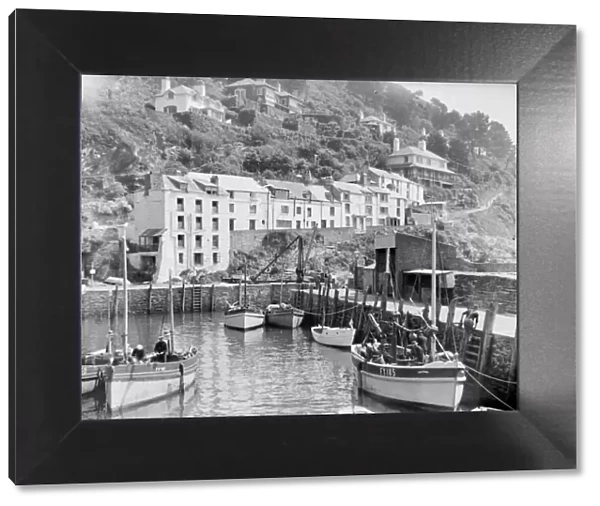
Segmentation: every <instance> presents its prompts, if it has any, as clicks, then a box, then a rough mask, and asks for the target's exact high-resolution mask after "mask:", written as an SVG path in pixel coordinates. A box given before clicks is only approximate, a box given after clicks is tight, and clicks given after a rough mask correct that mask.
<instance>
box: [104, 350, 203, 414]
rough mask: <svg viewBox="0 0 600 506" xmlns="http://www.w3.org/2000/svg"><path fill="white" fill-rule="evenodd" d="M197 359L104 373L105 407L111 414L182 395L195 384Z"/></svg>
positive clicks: (130, 366)
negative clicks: (178, 394)
mask: <svg viewBox="0 0 600 506" xmlns="http://www.w3.org/2000/svg"><path fill="white" fill-rule="evenodd" d="M198 361H199V357H198V355H194V356H192V357H190V358H187V359H186V360H181V361H178V362H150V363H146V364H127V365H117V366H109V367H107V368H106V369H105V372H104V375H105V391H106V405H107V407H108V408H109V409H110V410H112V411H114V410H119V409H124V408H128V407H133V406H139V405H140V404H144V403H146V402H151V401H154V400H158V399H162V398H165V397H168V396H170V395H174V394H177V393H181V392H183V391H184V390H185V389H187V388H188V387H190V386H191V385H193V384H194V382H195V380H196V370H197V368H198Z"/></svg>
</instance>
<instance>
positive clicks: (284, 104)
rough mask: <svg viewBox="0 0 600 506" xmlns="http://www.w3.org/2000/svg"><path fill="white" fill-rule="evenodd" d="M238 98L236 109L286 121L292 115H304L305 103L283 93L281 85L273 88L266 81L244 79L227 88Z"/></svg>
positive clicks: (285, 92) (226, 87)
mask: <svg viewBox="0 0 600 506" xmlns="http://www.w3.org/2000/svg"><path fill="white" fill-rule="evenodd" d="M225 89H226V90H227V92H228V93H229V94H230V95H234V96H235V97H236V107H237V108H242V107H244V108H246V109H256V110H258V111H259V112H262V113H264V114H268V115H269V116H274V117H276V118H279V119H285V118H286V117H287V116H289V115H290V114H302V107H303V105H304V103H303V101H302V100H301V99H300V98H299V97H297V96H296V95H292V94H291V93H288V92H287V91H281V85H280V84H277V86H273V85H272V84H269V83H268V82H267V81H266V80H264V79H261V80H254V79H242V80H241V81H237V82H235V83H231V84H228V85H226V86H225Z"/></svg>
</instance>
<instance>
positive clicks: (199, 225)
mask: <svg viewBox="0 0 600 506" xmlns="http://www.w3.org/2000/svg"><path fill="white" fill-rule="evenodd" d="M196 230H202V218H201V217H200V216H196Z"/></svg>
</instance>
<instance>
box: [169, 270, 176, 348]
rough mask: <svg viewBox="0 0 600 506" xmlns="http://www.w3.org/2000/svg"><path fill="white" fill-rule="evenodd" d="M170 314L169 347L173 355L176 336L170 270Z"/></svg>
mask: <svg viewBox="0 0 600 506" xmlns="http://www.w3.org/2000/svg"><path fill="white" fill-rule="evenodd" d="M169 313H170V317H171V332H170V339H169V341H170V342H169V347H170V351H171V353H173V350H174V349H175V348H174V344H175V343H174V342H173V340H174V336H175V312H174V309H173V280H172V279H171V269H169Z"/></svg>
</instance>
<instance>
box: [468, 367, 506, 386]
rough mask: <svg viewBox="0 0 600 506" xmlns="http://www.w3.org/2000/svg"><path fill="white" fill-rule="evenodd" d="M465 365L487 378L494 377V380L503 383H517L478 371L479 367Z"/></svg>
mask: <svg viewBox="0 0 600 506" xmlns="http://www.w3.org/2000/svg"><path fill="white" fill-rule="evenodd" d="M465 367H466V368H467V369H471V371H475V372H476V373H477V374H479V375H480V376H483V377H485V378H489V379H492V380H495V381H500V382H501V383H507V384H509V385H516V384H517V382H516V381H509V380H503V379H500V378H496V377H495V376H489V375H488V374H484V373H482V372H481V371H478V370H477V369H473V368H472V367H469V366H468V365H466V364H465Z"/></svg>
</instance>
